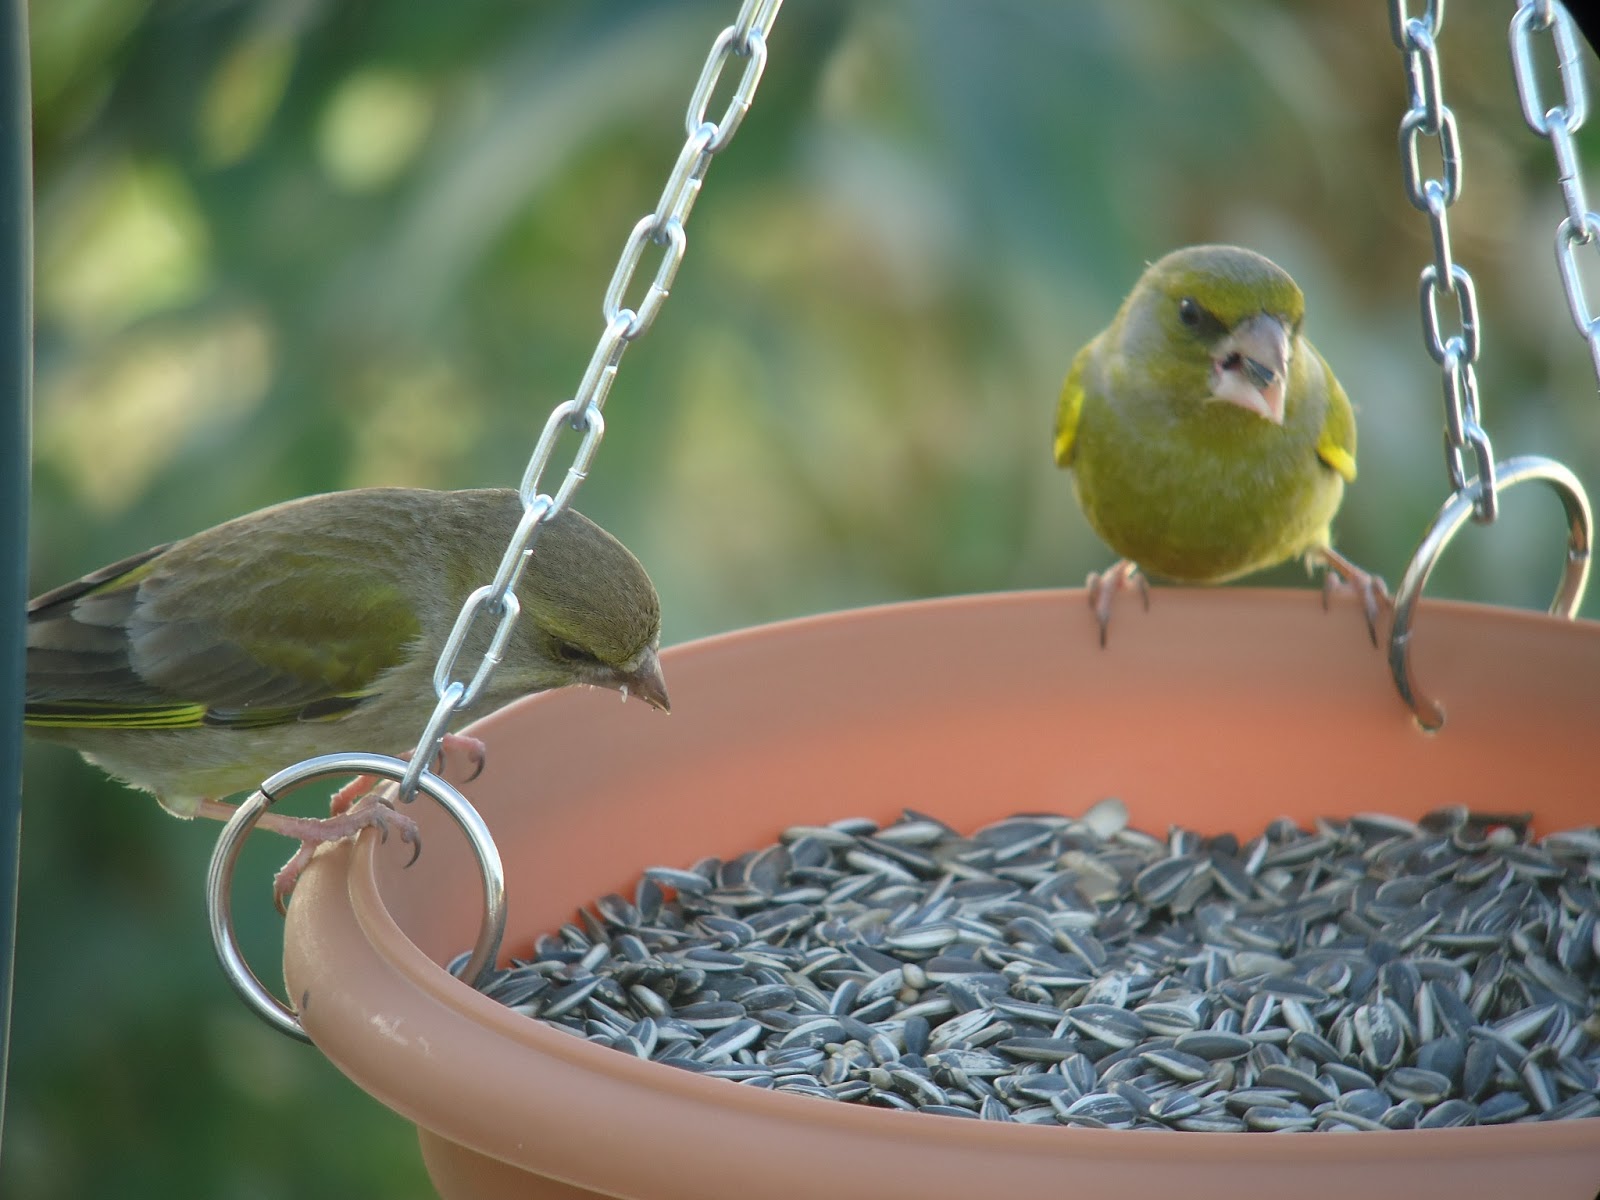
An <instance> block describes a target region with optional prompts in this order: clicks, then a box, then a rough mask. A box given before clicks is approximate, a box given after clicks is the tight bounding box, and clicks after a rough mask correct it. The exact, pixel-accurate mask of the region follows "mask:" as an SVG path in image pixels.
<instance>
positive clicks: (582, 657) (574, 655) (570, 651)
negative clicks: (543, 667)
mask: <svg viewBox="0 0 1600 1200" xmlns="http://www.w3.org/2000/svg"><path fill="white" fill-rule="evenodd" d="M555 651H556V657H557V658H559V659H560V660H561V661H562V662H569V663H570V662H587V661H589V660H590V658H592V657H593V656H592V655H590V653H589V652H588V651H587V650H585V649H584V648H583V647H582V646H574V645H573V644H572V643H571V642H557V643H556V645H555Z"/></svg>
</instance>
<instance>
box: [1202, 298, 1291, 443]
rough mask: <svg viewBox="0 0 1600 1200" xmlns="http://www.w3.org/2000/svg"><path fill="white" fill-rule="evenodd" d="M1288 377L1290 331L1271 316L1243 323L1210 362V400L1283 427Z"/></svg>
mask: <svg viewBox="0 0 1600 1200" xmlns="http://www.w3.org/2000/svg"><path fill="white" fill-rule="evenodd" d="M1288 374H1289V331H1288V330H1287V329H1285V328H1284V327H1283V322H1282V321H1280V320H1278V318H1277V317H1274V316H1272V315H1271V314H1270V313H1257V314H1256V315H1255V316H1253V317H1251V318H1250V319H1249V320H1247V321H1241V322H1240V323H1239V324H1238V325H1237V326H1235V328H1234V330H1233V332H1232V333H1230V334H1229V335H1228V336H1227V337H1225V338H1223V339H1222V341H1221V342H1220V343H1219V344H1218V346H1217V349H1216V352H1215V353H1214V354H1213V356H1212V359H1211V398H1212V399H1213V400H1222V401H1225V402H1227V403H1228V404H1237V405H1238V406H1239V407H1240V408H1243V409H1247V410H1249V411H1250V412H1253V413H1255V414H1256V416H1258V417H1265V418H1266V419H1267V420H1269V421H1271V422H1272V423H1273V424H1274V425H1282V424H1283V400H1284V384H1285V382H1286V380H1287V377H1288Z"/></svg>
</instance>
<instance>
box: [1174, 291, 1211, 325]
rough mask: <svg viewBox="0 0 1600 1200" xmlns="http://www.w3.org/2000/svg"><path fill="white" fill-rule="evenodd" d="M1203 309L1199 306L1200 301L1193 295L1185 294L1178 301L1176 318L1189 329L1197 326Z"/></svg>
mask: <svg viewBox="0 0 1600 1200" xmlns="http://www.w3.org/2000/svg"><path fill="white" fill-rule="evenodd" d="M1204 312H1205V310H1204V309H1202V308H1201V307H1200V302H1199V301H1198V300H1196V299H1195V298H1194V297H1193V296H1185V297H1184V298H1183V299H1182V300H1179V301H1178V320H1180V321H1182V322H1183V323H1184V325H1185V326H1187V327H1188V328H1190V329H1195V328H1198V327H1199V324H1200V318H1201V316H1202V315H1203V314H1204Z"/></svg>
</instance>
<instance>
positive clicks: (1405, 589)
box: [1389, 456, 1594, 732]
mask: <svg viewBox="0 0 1600 1200" xmlns="http://www.w3.org/2000/svg"><path fill="white" fill-rule="evenodd" d="M1495 477H1496V486H1497V487H1498V488H1499V490H1501V491H1504V490H1505V489H1507V488H1511V487H1515V486H1516V485H1517V484H1519V483H1525V482H1526V481H1528V480H1530V479H1536V480H1538V481H1539V482H1541V483H1544V484H1547V485H1549V487H1550V488H1551V489H1552V490H1553V491H1554V492H1555V493H1556V494H1557V495H1558V496H1559V497H1560V498H1561V504H1562V507H1563V508H1565V509H1566V512H1567V559H1566V565H1565V566H1564V567H1563V569H1562V573H1561V586H1560V588H1559V589H1558V590H1557V592H1556V597H1555V599H1554V600H1553V601H1552V602H1551V604H1550V614H1551V615H1552V616H1556V617H1566V618H1571V616H1572V614H1573V613H1574V612H1576V611H1577V608H1578V604H1579V603H1580V602H1581V601H1582V600H1583V590H1584V588H1585V586H1587V584H1588V582H1589V549H1590V546H1591V545H1592V543H1593V536H1592V535H1593V529H1594V518H1593V516H1592V515H1591V514H1590V511H1589V498H1588V496H1587V495H1586V494H1585V493H1584V490H1583V485H1582V484H1581V483H1579V482H1578V477H1577V476H1576V475H1574V474H1573V473H1572V472H1571V471H1569V470H1568V469H1567V468H1566V467H1565V466H1563V465H1562V464H1561V463H1558V462H1556V461H1555V460H1554V459H1550V458H1537V457H1532V456H1525V457H1521V458H1512V459H1508V460H1506V461H1505V462H1503V463H1501V464H1499V466H1497V467H1496V468H1495ZM1482 486H1483V485H1482V482H1481V481H1474V482H1473V483H1472V484H1471V485H1469V486H1468V487H1466V488H1463V489H1462V490H1461V491H1459V492H1456V493H1455V494H1454V495H1452V496H1451V497H1450V498H1449V499H1448V500H1446V501H1445V503H1444V507H1442V508H1441V509H1440V510H1439V515H1438V516H1436V517H1434V519H1433V524H1432V525H1430V526H1429V527H1428V532H1427V534H1426V536H1424V537H1423V539H1422V541H1421V543H1420V544H1419V545H1418V546H1417V550H1416V553H1415V554H1413V555H1412V556H1411V562H1410V563H1409V564H1408V565H1407V567H1406V573H1405V577H1404V578H1402V579H1401V580H1400V587H1399V589H1398V590H1397V591H1396V592H1395V595H1394V624H1393V626H1392V627H1391V629H1390V632H1389V670H1390V671H1391V672H1393V674H1394V683H1395V687H1396V688H1398V689H1399V691H1400V698H1401V699H1402V700H1404V701H1405V702H1406V705H1407V706H1408V707H1409V708H1410V709H1411V711H1412V712H1413V713H1414V714H1416V718H1417V721H1418V722H1419V723H1420V724H1421V725H1422V727H1423V728H1424V729H1426V730H1428V731H1430V732H1432V731H1433V730H1436V729H1439V728H1440V727H1442V726H1443V725H1444V709H1443V708H1442V707H1441V706H1440V705H1439V704H1438V703H1437V702H1436V701H1434V700H1433V699H1432V698H1431V697H1428V696H1425V695H1423V694H1422V693H1421V692H1420V691H1419V690H1418V688H1417V685H1416V681H1415V680H1414V679H1413V678H1412V675H1411V619H1412V617H1413V615H1414V613H1415V610H1416V605H1417V601H1418V600H1420V599H1422V590H1423V588H1425V587H1426V586H1427V583H1428V575H1429V574H1430V573H1431V572H1432V571H1433V566H1434V564H1435V563H1436V562H1438V561H1439V555H1440V554H1442V553H1443V552H1444V548H1445V547H1446V546H1448V545H1449V544H1450V541H1451V539H1452V538H1454V537H1455V535H1456V534H1457V533H1458V532H1459V531H1460V529H1461V527H1462V526H1463V525H1464V524H1466V523H1467V521H1468V520H1470V519H1471V517H1472V514H1473V513H1474V512H1475V511H1476V509H1477V505H1478V500H1479V491H1480V490H1481V488H1482Z"/></svg>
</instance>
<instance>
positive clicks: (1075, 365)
mask: <svg viewBox="0 0 1600 1200" xmlns="http://www.w3.org/2000/svg"><path fill="white" fill-rule="evenodd" d="M1088 360H1089V347H1088V346H1085V347H1084V348H1083V349H1082V350H1079V351H1078V354H1077V357H1076V358H1074V359H1073V360H1072V370H1070V371H1068V372H1067V381H1066V382H1065V383H1063V384H1062V385H1061V400H1060V401H1059V402H1058V403H1057V405H1056V441H1055V449H1056V466H1058V467H1070V466H1071V465H1072V454H1073V451H1074V450H1076V449H1077V439H1078V418H1079V416H1080V415H1082V413H1083V368H1084V364H1085V363H1087V362H1088Z"/></svg>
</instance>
